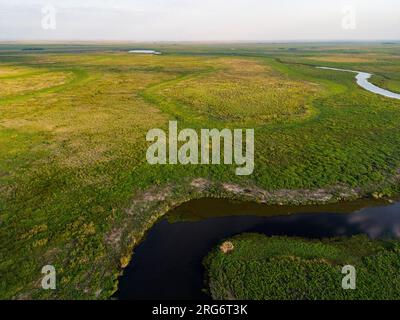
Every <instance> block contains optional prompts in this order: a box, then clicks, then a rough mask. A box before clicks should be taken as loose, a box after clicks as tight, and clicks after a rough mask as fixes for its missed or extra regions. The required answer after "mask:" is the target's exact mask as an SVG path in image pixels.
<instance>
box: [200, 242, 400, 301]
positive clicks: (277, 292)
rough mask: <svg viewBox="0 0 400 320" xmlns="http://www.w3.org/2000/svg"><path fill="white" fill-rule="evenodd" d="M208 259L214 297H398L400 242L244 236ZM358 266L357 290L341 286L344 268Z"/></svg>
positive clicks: (298, 298)
mask: <svg viewBox="0 0 400 320" xmlns="http://www.w3.org/2000/svg"><path fill="white" fill-rule="evenodd" d="M229 241H230V242H231V243H232V244H233V250H232V251H230V252H228V253H223V252H222V251H221V250H220V249H219V248H216V249H214V250H213V251H212V253H210V254H209V256H207V258H206V259H205V265H206V268H207V276H208V281H209V290H210V293H211V295H212V297H213V298H214V299H238V300H286V299H287V300H335V299H339V300H342V299H346V300H348V299H362V300H363V299H382V300H386V299H396V300H397V299H399V298H400V277H399V275H398V270H399V267H400V245H399V242H398V241H381V240H370V239H368V238H367V237H364V236H356V237H353V238H338V239H329V240H314V241H312V240H305V239H300V238H287V237H266V236H264V235H259V234H244V235H240V236H237V237H234V238H232V239H229ZM346 265H352V266H354V267H355V268H356V289H354V290H352V289H349V290H344V289H343V288H342V279H343V277H344V276H345V275H344V274H342V268H343V267H344V266H346Z"/></svg>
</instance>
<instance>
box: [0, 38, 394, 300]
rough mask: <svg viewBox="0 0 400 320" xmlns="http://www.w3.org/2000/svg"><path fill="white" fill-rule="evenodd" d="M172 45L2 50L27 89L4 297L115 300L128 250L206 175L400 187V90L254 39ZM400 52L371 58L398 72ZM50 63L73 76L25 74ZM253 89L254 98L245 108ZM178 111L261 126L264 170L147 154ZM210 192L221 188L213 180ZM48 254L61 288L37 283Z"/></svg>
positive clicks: (5, 167)
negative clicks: (231, 52) (232, 45)
mask: <svg viewBox="0 0 400 320" xmlns="http://www.w3.org/2000/svg"><path fill="white" fill-rule="evenodd" d="M250 49H251V48H249V47H246V48H245V49H243V50H250ZM168 50H169V51H170V52H171V54H166V55H162V56H145V55H132V54H128V53H123V52H119V51H117V52H95V53H93V52H90V53H85V52H79V53H73V52H72V53H65V52H60V53H35V54H32V53H29V54H27V53H18V52H17V53H13V55H9V54H0V63H1V62H3V64H2V66H3V65H4V64H5V63H6V64H7V68H16V69H18V70H20V71H21V72H20V73H19V74H18V76H20V75H21V79H19V80H21V82H19V81H16V80H17V79H18V78H13V79H10V78H9V79H0V84H1V83H2V82H3V81H6V82H5V83H7V81H11V80H12V81H16V82H15V83H16V84H17V85H18V86H20V89H21V90H20V91H19V93H15V94H13V95H12V96H2V97H1V98H0V242H1V243H2V245H1V249H0V255H1V259H0V274H1V278H2V281H1V284H0V286H1V287H0V297H1V298H108V297H109V296H110V295H111V294H112V292H113V291H114V290H115V286H116V281H117V276H118V274H119V272H120V267H121V257H123V256H127V255H128V256H129V254H130V252H131V251H130V250H131V248H132V246H133V245H134V244H135V243H137V242H138V241H139V240H140V239H141V238H142V236H143V232H144V231H145V230H146V229H147V228H148V227H149V226H151V225H152V223H153V222H154V221H155V219H156V217H157V216H158V215H159V214H161V213H163V212H164V211H165V209H167V207H168V206H169V205H172V204H173V203H174V201H176V202H179V201H183V200H187V199H189V198H191V197H194V196H196V195H195V194H193V193H192V191H191V189H190V188H189V187H188V185H189V184H190V182H191V181H192V180H193V179H197V178H199V177H202V178H204V179H207V180H208V181H212V182H215V183H216V184H218V183H230V184H232V183H234V184H238V185H241V186H245V187H254V186H257V187H258V188H260V189H265V190H268V191H278V190H282V189H284V190H303V189H311V190H318V189H329V188H331V187H333V186H337V185H340V186H344V187H345V188H347V189H350V190H353V191H356V192H355V195H354V196H363V195H368V194H369V193H371V192H375V191H379V192H380V193H383V194H384V195H387V196H390V195H395V194H396V192H398V184H397V180H396V179H395V176H396V173H397V170H398V168H400V132H399V130H398V123H399V121H400V104H399V102H398V101H395V100H390V99H385V98H382V97H379V96H376V95H374V94H372V93H369V92H366V91H364V90H362V89H361V88H359V87H358V86H357V85H356V84H355V82H354V77H353V75H351V74H346V73H335V72H329V71H326V70H318V69H315V68H314V67H313V66H310V65H308V64H309V63H310V60H308V59H305V58H304V57H303V55H301V54H298V53H296V52H294V53H293V52H286V53H284V54H280V53H279V52H278V54H277V53H274V54H277V56H274V54H271V56H270V57H268V58H266V57H264V50H266V48H265V47H263V50H259V49H258V48H257V46H256V47H255V49H254V52H255V53H254V55H258V57H248V56H247V55H248V52H247V51H246V52H247V53H246V54H244V53H243V55H241V54H242V53H241V52H240V51H239V52H237V53H236V56H235V57H231V56H228V55H224V54H221V52H220V51H221V50H223V51H225V50H226V48H220V47H211V48H210V47H207V48H199V47H195V46H194V47H190V48H188V47H185V49H184V50H183V49H182V52H179V47H177V48H176V49H175V47H174V46H171V47H169V49H168ZM174 50H175V53H176V54H172V52H174ZM186 50H192V51H194V52H200V51H201V52H203V51H207V52H209V54H201V55H196V54H188V53H187V51H186ZM274 50H275V49H274ZM357 50H359V49H357ZM183 51H184V52H183ZM274 52H275V51H274ZM314 54H315V56H318V55H319V51H318V50H316V51H315V53H314ZM308 55H311V53H308ZM275 58H279V59H281V60H276V59H275ZM280 61H286V62H288V63H282V62H280ZM305 61H307V62H305ZM293 62H295V63H297V64H294V63H293ZM399 63H400V62H399V61H397V60H396V61H395V60H393V61H392V62H390V61H389V62H388V61H386V60H385V62H384V63H383V64H381V63H380V62H379V63H372V64H367V66H366V68H367V69H373V70H375V71H379V70H383V71H382V72H393V73H395V72H396V70H397V68H398V67H399ZM346 66H348V67H354V68H358V67H360V65H358V64H354V65H351V64H350V65H346ZM22 69H24V71H22ZM366 71H368V70H366ZM43 72H45V74H47V75H54V74H59V73H62V74H68V75H70V74H72V77H71V78H68V80H67V81H64V82H63V83H61V84H60V83H57V82H55V83H53V84H52V85H50V86H49V83H47V84H46V85H45V86H43V87H42V86H39V87H35V88H30V84H29V81H25V79H29V78H31V77H33V75H32V73H35V74H36V73H37V75H38V74H39V73H40V74H43ZM23 74H24V76H22V75H23ZM29 74H30V75H29ZM43 75H44V74H43ZM10 76H11V75H10ZM15 76H17V75H15ZM35 77H36V75H35ZM46 79H48V78H47V77H46V78H44V80H45V82H46V81H47V80H46ZM210 83H213V85H210ZM225 85H226V87H227V90H224V86H225ZM270 85H271V86H272V88H274V90H271V88H270ZM280 86H282V88H286V89H287V90H288V91H291V90H293V92H294V94H290V95H289V94H288V93H287V92H286V91H285V90H275V89H277V88H279V87H280ZM260 88H262V90H260ZM264 88H265V90H264ZM167 89H168V90H169V92H168V90H167ZM241 89H243V93H240V94H237V91H238V90H241ZM207 90H208V91H209V93H210V96H207V95H206V91H207ZM253 91H254V96H253ZM180 93H181V96H180ZM271 98H274V99H282V100H283V101H282V102H283V106H282V107H281V105H280V102H279V101H278V100H274V101H273V103H272V102H271V101H269V100H270V99H271ZM193 99H194V101H196V102H195V103H194V102H193ZM225 99H226V100H227V101H225ZM247 100H250V101H251V105H252V108H251V109H249V108H247V109H246V108H240V106H241V103H242V102H245V101H247ZM185 101H186V102H187V103H186V102H185ZM202 101H204V104H211V106H207V105H205V106H202ZM227 102H229V103H227ZM229 105H231V106H232V108H233V109H232V110H231V109H229ZM234 110H235V111H234ZM173 119H178V120H179V127H180V128H184V127H193V128H197V129H198V128H212V127H214V126H215V127H217V128H224V127H226V126H229V127H238V126H239V127H242V126H246V127H255V129H256V131H255V136H256V141H255V145H256V150H255V171H254V174H253V175H252V176H250V177H237V176H236V175H235V167H233V166H181V165H176V166H150V165H148V164H147V163H146V158H145V155H146V149H147V147H148V143H147V142H146V140H145V137H146V133H147V131H148V130H149V129H152V128H157V127H161V128H167V126H168V121H169V120H173ZM165 190H169V192H165ZM143 194H144V196H143V197H142V198H143V199H144V200H145V201H138V197H139V196H140V195H143ZM283 194H285V193H283ZM208 195H211V196H221V195H225V193H223V192H222V191H221V189H220V188H219V187H215V188H214V187H212V188H210V190H209V191H208ZM347 196H348V195H347ZM343 197H346V195H344V194H341V193H337V194H335V195H334V197H333V198H332V199H331V201H338V200H340V199H341V198H343ZM157 199H158V200H157ZM171 199H172V200H171ZM308 200H309V199H307V198H304V197H299V198H288V199H287V202H288V203H304V202H307V201H308ZM146 201H147V202H146ZM122 261H123V263H122V264H125V263H126V261H127V259H126V258H124V259H122ZM44 264H53V265H55V266H56V268H57V270H58V273H57V275H58V281H59V282H58V289H57V290H56V291H44V290H41V289H40V279H41V276H42V275H41V273H40V270H41V267H42V266H43V265H44Z"/></svg>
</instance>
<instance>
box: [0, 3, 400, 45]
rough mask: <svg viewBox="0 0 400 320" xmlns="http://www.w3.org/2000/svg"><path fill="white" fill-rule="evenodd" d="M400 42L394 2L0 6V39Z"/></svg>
mask: <svg viewBox="0 0 400 320" xmlns="http://www.w3.org/2000/svg"><path fill="white" fill-rule="evenodd" d="M399 39H400V1H399V0H334V1H329V0H130V1H129V0H0V41H23V40H33V41H34V40H54V41H56V40H92V41H100V40H114V41H138V42H140V41H321V40H323V41H332V40H399Z"/></svg>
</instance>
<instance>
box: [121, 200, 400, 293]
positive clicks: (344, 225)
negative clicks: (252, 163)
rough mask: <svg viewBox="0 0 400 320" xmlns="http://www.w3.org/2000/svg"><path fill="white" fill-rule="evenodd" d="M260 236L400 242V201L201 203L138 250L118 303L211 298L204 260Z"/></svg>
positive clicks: (174, 217)
mask: <svg viewBox="0 0 400 320" xmlns="http://www.w3.org/2000/svg"><path fill="white" fill-rule="evenodd" d="M245 232H257V233H262V234H266V235H269V236H272V235H286V236H300V237H306V238H324V237H335V236H350V235H356V234H361V233H363V234H367V235H368V236H370V237H371V238H400V202H397V203H395V204H391V205H387V204H384V203H379V202H374V201H371V200H360V201H356V202H352V203H346V204H339V205H330V206H314V207H307V206H304V207H297V208H293V207H271V206H266V205H260V204H254V203H240V202H232V201H228V200H216V199H201V200H193V201H190V202H187V203H185V204H183V205H181V206H180V207H178V208H176V209H174V210H172V211H171V212H169V213H168V214H167V215H166V216H165V217H164V218H163V219H162V220H160V221H159V222H158V223H157V224H155V225H154V226H153V228H151V229H150V230H149V232H148V234H147V236H146V238H145V240H144V241H143V242H142V243H141V244H140V245H139V246H138V247H136V249H135V250H134V257H133V259H132V261H131V263H130V264H129V266H128V267H127V268H126V269H125V270H124V274H123V275H122V276H121V278H120V281H119V290H118V292H117V293H116V297H117V298H118V299H135V300H151V299H160V300H162V299H164V300H174V299H182V300H190V299H209V297H208V296H207V295H206V294H205V293H204V292H203V288H205V287H206V284H205V282H204V274H205V270H204V268H203V265H202V260H203V258H204V257H205V256H206V255H207V254H208V253H209V252H210V250H211V249H212V248H213V247H214V246H216V245H217V244H218V243H220V242H221V240H223V239H225V238H229V237H231V236H234V235H237V234H240V233H245Z"/></svg>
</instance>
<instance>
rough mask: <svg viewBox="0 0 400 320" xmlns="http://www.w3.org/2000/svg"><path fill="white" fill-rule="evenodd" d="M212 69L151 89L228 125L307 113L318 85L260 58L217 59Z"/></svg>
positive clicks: (191, 112) (188, 111) (184, 109)
mask: <svg viewBox="0 0 400 320" xmlns="http://www.w3.org/2000/svg"><path fill="white" fill-rule="evenodd" d="M214 64H215V69H216V71H214V72H207V73H204V74H200V75H198V76H194V77H188V78H185V79H182V80H181V81H179V82H177V83H176V82H173V83H171V84H167V85H165V86H162V87H160V88H158V90H154V91H153V94H157V95H158V96H159V100H160V101H161V100H162V101H163V104H164V105H167V104H172V105H174V106H176V105H179V106H181V108H180V110H179V111H178V114H180V115H181V116H182V117H184V118H185V115H187V117H196V118H197V121H201V120H203V121H210V120H214V121H217V122H220V123H224V124H226V125H229V126H246V125H247V126H248V125H250V126H260V125H264V124H266V123H268V122H271V121H274V120H282V119H283V120H287V119H290V118H292V117H293V118H294V117H304V116H306V115H307V114H311V102H310V98H311V97H312V96H313V94H314V93H315V92H317V91H318V86H317V85H315V84H312V83H308V82H304V81H295V80H292V79H289V78H288V77H285V76H283V75H282V74H279V73H278V72H276V71H274V70H273V69H272V68H271V67H270V66H268V65H267V64H266V63H265V62H264V61H260V60H258V61H257V60H250V59H249V60H244V59H238V58H223V59H217V60H216V61H215V62H214Z"/></svg>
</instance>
